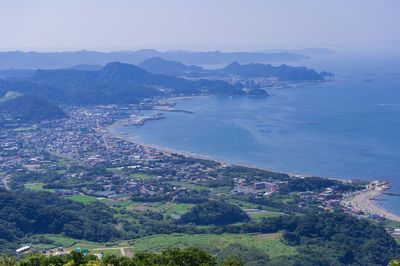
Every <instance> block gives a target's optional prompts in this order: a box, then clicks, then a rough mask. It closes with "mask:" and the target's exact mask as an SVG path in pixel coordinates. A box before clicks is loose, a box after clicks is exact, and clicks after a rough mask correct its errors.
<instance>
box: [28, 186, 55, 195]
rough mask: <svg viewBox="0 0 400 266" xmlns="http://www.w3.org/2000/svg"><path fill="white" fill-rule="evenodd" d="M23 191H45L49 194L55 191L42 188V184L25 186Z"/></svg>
mask: <svg viewBox="0 0 400 266" xmlns="http://www.w3.org/2000/svg"><path fill="white" fill-rule="evenodd" d="M25 189H29V190H36V191H47V192H51V193H54V192H55V189H52V188H51V189H49V188H43V184H36V185H32V186H30V185H25Z"/></svg>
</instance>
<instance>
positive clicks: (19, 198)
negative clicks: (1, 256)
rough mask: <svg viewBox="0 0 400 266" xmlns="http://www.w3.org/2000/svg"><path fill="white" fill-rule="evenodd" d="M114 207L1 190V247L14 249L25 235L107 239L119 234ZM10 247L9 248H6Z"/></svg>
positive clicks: (51, 195) (46, 193)
mask: <svg viewBox="0 0 400 266" xmlns="http://www.w3.org/2000/svg"><path fill="white" fill-rule="evenodd" d="M114 223H115V220H114V218H113V215H112V213H111V210H110V209H109V208H108V207H106V206H105V205H103V204H101V203H93V204H90V205H86V206H85V205H83V204H81V203H78V202H74V201H71V200H66V199H62V198H59V197H57V196H55V195H54V194H50V193H48V192H28V191H23V192H18V193H16V192H8V191H6V190H2V189H0V246H1V250H2V252H4V251H5V250H8V248H9V249H15V248H16V247H17V245H18V244H19V241H20V239H21V238H22V237H24V236H25V235H26V234H44V233H53V234H59V233H64V234H65V235H66V236H70V237H73V238H77V239H86V240H92V241H103V242H105V241H108V240H110V239H112V238H113V237H116V236H118V235H119V233H118V232H117V231H116V229H115V226H113V224H114ZM7 247H8V248H7Z"/></svg>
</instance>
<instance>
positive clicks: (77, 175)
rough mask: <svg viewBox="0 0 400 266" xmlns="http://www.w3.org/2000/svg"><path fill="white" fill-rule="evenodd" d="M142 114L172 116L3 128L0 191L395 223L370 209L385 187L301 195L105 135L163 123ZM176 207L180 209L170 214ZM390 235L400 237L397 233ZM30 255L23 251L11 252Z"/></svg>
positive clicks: (297, 179) (111, 114)
mask: <svg viewBox="0 0 400 266" xmlns="http://www.w3.org/2000/svg"><path fill="white" fill-rule="evenodd" d="M143 109H154V112H159V111H160V109H163V110H164V111H166V110H172V111H176V109H174V108H173V106H172V105H166V104H164V103H163V104H161V105H160V104H159V103H158V105H156V107H155V108H153V105H151V104H150V103H147V104H146V105H143V104H142V106H141V107H140V108H138V106H117V105H109V106H95V107H90V108H88V107H86V108H82V107H69V108H68V109H66V112H67V114H68V118H65V119H60V120H57V121H52V122H51V123H49V122H47V121H44V122H41V123H37V124H33V125H32V124H23V123H20V124H10V125H7V126H6V127H5V128H3V129H1V135H0V178H1V182H0V187H2V188H5V189H7V190H16V191H18V190H20V189H33V190H44V191H48V192H51V193H54V194H55V195H57V196H59V197H63V198H69V199H71V200H76V201H79V202H91V201H101V202H104V203H106V204H107V205H109V206H112V207H113V208H122V209H126V210H134V211H151V212H155V213H168V215H169V216H170V217H171V218H172V219H178V218H179V217H181V215H182V214H184V213H185V212H186V211H187V210H188V209H189V207H190V206H193V205H192V204H193V203H197V202H202V201H205V200H207V199H210V198H218V199H224V200H230V201H231V202H234V203H235V204H238V205H239V206H240V207H241V208H242V209H243V210H244V211H245V212H246V213H247V214H248V215H249V216H254V215H255V216H257V215H266V214H267V215H270V214H276V215H284V214H285V213H292V212H296V213H308V212H310V211H313V212H315V211H317V212H318V210H325V211H332V212H333V211H342V212H345V213H348V214H350V215H352V216H355V217H358V218H367V219H372V220H374V221H376V222H378V223H383V221H384V220H385V218H387V219H390V220H395V221H400V220H399V219H398V217H397V216H395V215H392V214H390V213H387V212H385V211H384V210H381V209H380V208H377V207H376V205H374V203H373V202H372V201H371V199H373V198H374V197H376V196H378V195H379V194H381V193H383V192H384V191H385V190H386V189H387V188H388V185H387V183H384V182H379V181H374V182H372V183H370V184H367V183H366V182H362V181H360V180H357V179H351V180H341V181H337V180H329V181H330V182H335V183H334V184H328V185H326V184H322V183H324V182H325V181H322V183H321V186H315V185H314V182H316V183H318V182H320V179H317V180H312V181H310V182H309V183H310V184H311V183H312V186H314V188H315V190H313V189H310V188H306V189H305V190H302V189H301V187H302V185H301V183H302V182H306V181H307V180H309V179H312V178H313V177H304V176H301V175H289V174H286V173H277V172H270V171H265V170H261V169H254V168H247V167H243V166H237V165H233V164H229V163H223V162H217V161H212V160H207V159H204V158H199V157H193V156H190V155H188V154H180V153H179V152H174V151H169V150H165V149H163V150H160V149H156V148H153V147H150V146H147V145H142V144H136V143H133V142H131V141H129V139H128V136H117V135H114V134H112V133H111V132H110V131H111V128H112V127H113V126H115V125H118V126H130V127H135V126H142V125H143V124H144V123H147V122H149V121H150V122H151V120H158V119H164V118H166V116H165V115H164V114H162V113H156V114H155V115H148V114H143V113H142V112H141V110H143ZM178 111H184V110H178ZM321 180H325V179H321ZM371 193H372V194H371ZM366 195H367V196H366ZM177 204H185V205H184V206H185V208H184V209H179V210H176V211H170V212H168V210H169V209H171V208H173V207H174V206H175V205H177ZM160 206H161V207H160ZM390 230H391V231H390V232H391V233H392V234H393V235H394V236H395V237H398V236H400V230H398V229H397V228H390ZM30 250H31V248H30V247H29V246H24V247H21V248H20V249H18V250H17V251H16V252H17V254H23V253H26V252H28V251H30ZM83 250H85V249H83ZM50 251H51V253H50ZM69 251H70V250H69ZM69 251H68V252H69ZM65 252H66V251H65V250H64V249H63V248H62V247H61V248H60V249H54V250H53V249H52V250H43V253H45V254H46V255H50V254H52V255H54V254H65ZM97 255H98V256H99V258H101V256H103V254H102V253H99V254H97Z"/></svg>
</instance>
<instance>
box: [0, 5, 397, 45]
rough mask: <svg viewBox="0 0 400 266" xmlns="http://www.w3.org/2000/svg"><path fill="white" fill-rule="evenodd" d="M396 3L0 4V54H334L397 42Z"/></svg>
mask: <svg viewBox="0 0 400 266" xmlns="http://www.w3.org/2000/svg"><path fill="white" fill-rule="evenodd" d="M399 14H400V0H142V1H139V0H0V34H1V35H0V36H1V41H0V50H16V49H20V50H41V51H43V50H46V51H55V50H80V49H90V50H105V51H111V50H122V49H125V50H128V49H138V48H156V49H161V50H165V49H193V50H201V49H223V50H252V49H253V50H254V49H267V48H295V47H296V48H297V47H299V48H301V47H310V46H314V47H316V46H320V47H334V46H336V45H340V44H347V43H353V44H355V43H366V42H380V41H385V40H393V39H400V15H399Z"/></svg>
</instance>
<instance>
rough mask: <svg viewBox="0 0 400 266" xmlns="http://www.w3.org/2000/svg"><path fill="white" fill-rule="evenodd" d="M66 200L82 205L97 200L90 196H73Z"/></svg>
mask: <svg viewBox="0 0 400 266" xmlns="http://www.w3.org/2000/svg"><path fill="white" fill-rule="evenodd" d="M66 198H67V199H70V200H73V201H77V202H80V203H83V204H88V203H90V202H92V201H96V200H97V199H96V198H95V197H90V196H84V195H74V196H70V197H66Z"/></svg>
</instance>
